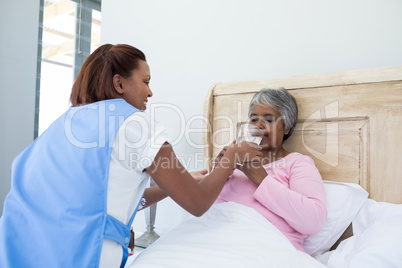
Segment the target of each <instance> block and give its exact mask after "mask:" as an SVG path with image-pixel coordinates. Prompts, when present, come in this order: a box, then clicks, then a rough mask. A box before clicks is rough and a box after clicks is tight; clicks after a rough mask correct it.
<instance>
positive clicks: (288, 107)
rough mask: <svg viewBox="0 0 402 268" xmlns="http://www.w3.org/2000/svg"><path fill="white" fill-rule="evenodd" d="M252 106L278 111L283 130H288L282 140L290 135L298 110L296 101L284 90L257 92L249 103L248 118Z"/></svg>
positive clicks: (262, 90) (268, 89)
mask: <svg viewBox="0 0 402 268" xmlns="http://www.w3.org/2000/svg"><path fill="white" fill-rule="evenodd" d="M254 105H260V106H269V107H271V108H272V109H274V110H276V111H278V112H279V113H280V114H281V116H282V119H283V126H284V129H285V130H289V133H288V134H285V135H284V136H283V140H284V141H285V140H287V139H288V138H289V137H290V136H291V135H292V133H293V130H294V128H295V126H296V123H297V116H298V109H297V103H296V99H295V98H294V97H293V96H292V95H291V94H290V93H289V92H288V91H287V90H286V89H284V88H278V89H271V88H264V89H261V90H260V91H259V92H257V93H256V94H255V95H254V96H253V98H252V100H251V102H250V106H249V112H248V116H249V117H250V115H251V110H252V109H253V107H254Z"/></svg>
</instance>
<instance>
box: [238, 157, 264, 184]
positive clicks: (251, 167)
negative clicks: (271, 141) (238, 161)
mask: <svg viewBox="0 0 402 268" xmlns="http://www.w3.org/2000/svg"><path fill="white" fill-rule="evenodd" d="M237 169H239V170H240V171H242V172H243V173H244V174H245V175H246V176H247V177H248V178H249V179H250V180H251V181H252V182H254V183H255V184H256V185H257V186H258V185H260V184H261V182H262V181H263V180H264V179H265V177H266V176H268V173H267V171H266V170H265V168H264V167H263V166H262V163H261V162H244V163H242V165H238V166H237Z"/></svg>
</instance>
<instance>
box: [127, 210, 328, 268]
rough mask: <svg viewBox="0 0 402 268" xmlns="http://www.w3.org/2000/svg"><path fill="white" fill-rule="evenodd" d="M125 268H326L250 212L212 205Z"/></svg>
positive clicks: (166, 235) (257, 215)
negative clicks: (201, 214)
mask: <svg viewBox="0 0 402 268" xmlns="http://www.w3.org/2000/svg"><path fill="white" fill-rule="evenodd" d="M126 267H141V268H143V267H145V268H147V267H164V268H166V267H172V268H180V267H183V268H189V267H191V268H196V267H209V268H213V267H220V268H224V267H230V268H233V267H250V268H258V267H280V268H286V267H292V268H294V267H298V268H302V267H308V268H312V267H325V266H323V265H322V264H321V263H320V262H318V261H316V260H315V259H314V258H312V257H310V256H309V255H308V254H306V253H304V252H301V251H299V250H297V249H296V248H295V247H294V246H293V245H292V244H291V243H290V242H289V240H288V239H287V238H286V237H285V236H284V235H283V234H282V233H281V232H280V231H279V230H278V229H277V228H276V227H275V226H273V225H272V224H271V223H270V222H268V221H267V220H266V219H265V218H264V217H263V216H261V215H260V214H259V213H258V212H256V211H255V210H254V209H252V208H249V207H246V206H243V205H240V204H236V203H232V202H228V203H221V204H215V205H213V206H212V207H211V209H210V210H209V211H208V212H206V213H205V214H204V215H203V216H202V217H199V218H192V219H189V220H187V221H184V222H183V223H181V224H179V225H178V226H176V227H174V228H173V229H171V230H170V231H168V232H167V233H165V234H164V235H163V236H162V237H161V238H159V239H158V240H157V241H156V242H155V243H154V244H152V245H151V246H149V247H148V248H147V249H146V250H144V251H142V252H141V253H140V254H139V256H138V257H136V258H135V260H133V259H129V261H128V263H127V265H126Z"/></svg>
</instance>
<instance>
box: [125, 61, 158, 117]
mask: <svg viewBox="0 0 402 268" xmlns="http://www.w3.org/2000/svg"><path fill="white" fill-rule="evenodd" d="M150 80H151V72H150V70H149V66H148V63H147V62H146V61H142V60H141V61H140V62H139V65H138V68H137V69H135V70H133V71H132V73H131V76H130V77H127V78H124V77H122V78H121V87H122V89H123V99H124V100H125V101H127V102H128V103H130V104H131V105H133V106H134V107H135V108H137V109H139V110H143V111H144V110H145V109H147V104H148V98H150V97H152V95H153V94H152V91H151V89H150V87H149V82H150Z"/></svg>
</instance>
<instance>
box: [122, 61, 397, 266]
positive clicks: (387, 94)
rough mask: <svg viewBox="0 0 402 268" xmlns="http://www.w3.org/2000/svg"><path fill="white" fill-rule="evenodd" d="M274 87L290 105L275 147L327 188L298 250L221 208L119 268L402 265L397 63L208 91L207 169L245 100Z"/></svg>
mask: <svg viewBox="0 0 402 268" xmlns="http://www.w3.org/2000/svg"><path fill="white" fill-rule="evenodd" d="M278 87H284V88H286V89H288V90H289V91H290V93H291V94H292V95H293V96H294V97H295V98H296V100H297V102H298V106H299V120H298V125H297V127H296V129H295V131H294V134H293V135H292V137H291V138H290V139H289V140H287V141H286V142H285V143H284V147H285V148H286V149H287V150H288V151H296V152H299V153H302V154H306V155H309V156H311V157H312V158H313V159H314V161H315V164H316V166H317V168H318V169H319V171H320V173H321V175H322V178H323V180H324V186H325V191H326V199H327V208H328V219H327V222H326V224H325V226H324V228H323V229H322V231H321V232H320V233H318V234H316V235H313V236H311V237H309V238H308V239H306V241H305V243H304V248H305V249H306V253H304V252H300V251H297V250H295V249H294V248H292V245H291V244H290V242H289V243H287V241H286V238H285V239H284V237H283V236H281V233H280V232H278V231H277V230H276V229H275V227H273V226H272V225H271V224H270V223H269V222H267V221H266V220H265V218H263V217H262V216H261V215H259V214H258V213H256V212H255V211H253V210H252V209H250V208H248V207H244V206H242V205H239V204H235V203H230V202H229V203H224V204H215V205H214V206H213V207H212V208H211V209H210V210H209V211H208V212H207V213H206V214H204V215H203V216H202V217H199V218H192V219H189V220H187V221H185V222H183V223H181V224H180V225H178V226H176V227H174V228H172V229H171V230H170V231H168V232H167V233H165V234H164V235H163V236H162V237H161V238H160V239H159V240H158V241H156V242H155V243H154V244H152V245H151V246H150V247H148V248H147V249H146V250H144V251H143V252H141V254H139V256H138V257H136V258H135V259H134V258H132V259H131V260H129V262H128V264H127V266H128V267H131V266H132V267H402V254H400V253H401V252H400V250H401V248H402V228H401V226H402V205H401V203H402V169H401V166H402V157H401V154H402V139H401V134H400V133H402V66H396V67H387V68H378V69H369V70H357V71H345V72H337V73H324V74H316V75H303V76H295V77H287V78H277V79H266V80H257V81H244V82H233V83H217V84H215V85H213V86H212V87H211V88H210V89H209V91H208V93H207V96H206V99H205V102H204V113H205V116H206V119H207V120H206V121H207V126H206V127H207V131H206V133H205V139H204V141H205V144H206V147H205V152H204V156H205V163H206V167H207V168H208V169H211V160H212V159H213V158H214V157H215V156H216V155H217V154H218V153H219V151H220V150H221V149H222V148H223V147H224V146H225V145H227V144H229V143H230V142H231V141H232V140H233V139H234V138H235V137H236V130H237V129H238V127H239V126H240V124H241V123H243V122H246V121H247V112H248V104H249V102H250V100H251V98H252V96H253V94H254V93H255V92H257V91H259V90H260V89H262V88H278Z"/></svg>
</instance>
